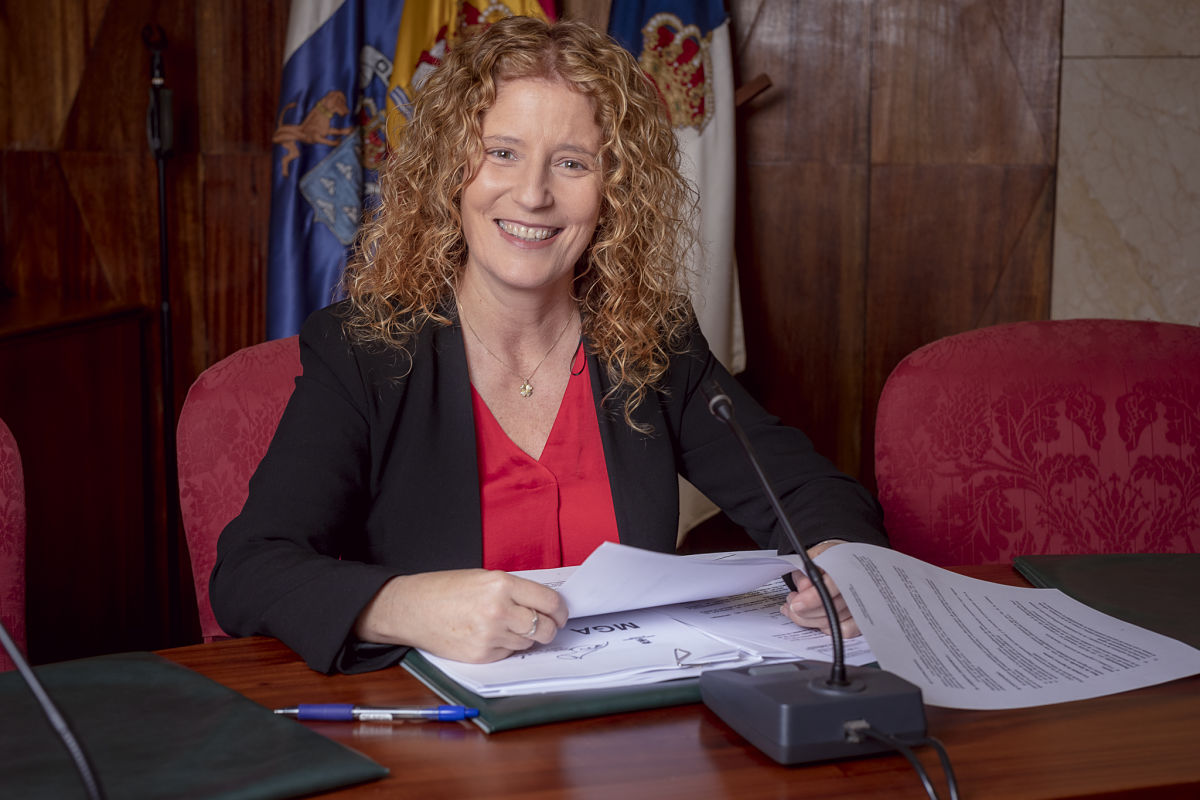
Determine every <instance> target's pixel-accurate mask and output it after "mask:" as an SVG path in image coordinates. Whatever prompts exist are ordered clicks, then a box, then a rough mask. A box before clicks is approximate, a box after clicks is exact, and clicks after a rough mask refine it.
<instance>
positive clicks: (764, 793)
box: [162, 566, 1200, 800]
mask: <svg viewBox="0 0 1200 800" xmlns="http://www.w3.org/2000/svg"><path fill="white" fill-rule="evenodd" d="M957 571H959V572H962V573H964V574H967V575H971V576H973V577H978V578H985V579H987V580H993V581H997V582H1001V583H1009V584H1013V585H1021V584H1022V583H1023V581H1022V579H1021V578H1020V576H1018V575H1017V574H1016V573H1015V572H1013V571H1012V570H1011V569H1010V568H1009V567H1007V566H991V567H969V568H962V569H960V570H957ZM162 655H163V656H165V657H167V658H169V659H171V660H173V661H175V662H177V663H180V664H183V665H185V666H188V667H191V668H192V669H194V670H196V671H198V672H200V673H202V674H204V675H207V676H208V677H210V678H212V679H214V680H216V681H219V682H220V683H222V684H224V685H226V686H229V687H231V688H233V689H236V690H237V691H239V692H242V693H243V694H245V695H246V696H247V697H249V698H250V699H252V700H255V701H257V702H259V703H261V704H263V705H265V706H267V707H271V708H277V707H281V706H289V705H295V704H296V703H297V702H310V703H319V702H343V703H345V702H353V703H358V704H362V705H379V706H382V705H389V704H402V705H403V704H436V703H438V702H439V700H438V698H437V697H436V696H434V695H433V694H432V693H431V692H430V691H429V690H428V689H426V688H425V687H424V686H422V685H421V684H420V683H419V682H417V681H416V680H415V679H414V678H413V677H412V676H410V675H409V674H408V673H407V672H405V671H404V670H403V669H401V668H399V667H397V668H395V669H389V670H383V671H381V672H374V673H368V674H365V675H337V676H332V677H327V676H324V675H320V674H319V673H316V672H313V671H311V670H309V669H308V668H307V667H306V666H305V665H304V663H303V662H302V661H300V659H299V658H297V657H296V656H295V655H294V654H293V653H292V652H291V651H290V650H288V649H287V648H286V647H284V646H283V645H282V644H280V643H279V642H277V641H275V640H273V639H266V638H261V637H256V638H250V639H234V640H229V641H223V642H215V643H212V644H204V645H195V646H192V647H182V648H176V649H173V650H166V651H162ZM927 715H928V725H929V733H930V735H932V736H936V737H937V738H938V739H940V740H941V741H942V743H943V744H944V745H945V746H946V749H947V750H948V752H949V754H950V758H951V759H952V761H953V764H954V769H955V772H956V774H957V776H958V780H959V787H960V790H961V793H962V796H963V798H964V799H966V798H1006V799H1007V798H1013V797H1021V798H1031V799H1032V798H1051V797H1053V798H1061V797H1096V796H1103V797H1106V798H1113V797H1132V796H1147V797H1149V796H1152V797H1155V798H1160V797H1200V757H1198V754H1200V676H1197V677H1193V678H1189V679H1187V680H1182V681H1175V682H1173V683H1170V684H1166V685H1162V686H1152V687H1149V688H1146V689H1140V690H1137V691H1134V692H1126V693H1123V694H1119V695H1112V696H1109V697H1101V698H1096V699H1094V700H1082V701H1078V702H1074V703H1063V704H1058V705H1053V706H1043V707H1040V708H1028V709H1017V710H1011V711H955V710H950V709H942V708H933V707H929V708H927ZM303 724H306V725H309V726H310V727H311V728H312V729H313V730H316V731H319V732H320V733H322V734H324V735H326V736H328V737H329V738H331V739H334V740H336V741H339V742H342V743H343V744H346V745H348V746H350V747H353V748H355V749H356V750H359V751H360V752H362V753H364V754H366V755H367V756H369V757H371V758H373V759H375V760H376V761H377V762H379V763H381V764H383V765H385V766H387V767H389V768H390V769H391V775H390V776H388V777H387V778H386V779H384V780H382V781H377V782H375V783H371V784H366V785H363V786H359V787H355V788H352V789H347V790H344V791H341V792H337V793H334V794H330V795H327V796H328V797H338V798H351V797H353V798H358V797H422V798H441V797H447V798H450V797H454V798H457V797H482V798H533V797H536V798H542V799H544V800H549V799H550V798H565V797H570V798H576V799H577V798H592V797H595V798H605V800H612V799H613V798H617V800H635V798H643V797H646V798H656V800H657V799H659V798H687V800H697V799H698V798H712V797H736V798H739V800H741V799H742V798H782V797H797V798H798V797H839V798H878V797H888V798H889V800H903V798H923V797H925V792H924V790H923V789H922V788H921V784H920V782H919V780H918V779H917V777H916V775H915V773H914V772H913V771H912V769H911V768H910V767H909V765H908V763H907V762H906V761H905V760H904V759H903V758H901V757H900V756H898V755H884V756H876V757H872V758H866V759H859V760H854V761H843V762H832V763H826V764H817V765H808V766H799V767H784V766H780V765H778V764H776V763H775V762H773V761H771V760H770V759H769V758H767V757H766V756H764V755H762V754H761V753H759V752H758V751H757V750H756V749H754V748H753V747H752V746H751V745H749V744H747V743H746V742H745V741H744V740H743V739H741V737H739V736H738V735H737V734H736V733H734V732H733V731H732V730H730V729H729V727H728V726H726V725H725V724H724V723H723V722H722V721H721V720H720V719H718V718H717V717H716V716H715V715H714V714H713V713H712V712H710V711H709V710H708V709H707V708H706V707H705V706H704V705H703V704H694V705H687V706H678V707H674V708H663V709H654V710H650V711H638V712H633V713H628V714H615V715H612V716H606V717H599V718H594V719H584V720H577V721H572V722H564V723H556V724H552V725H542V726H537V727H533V728H525V729H521V730H514V731H506V732H503V733H497V734H493V735H490V736H489V735H487V734H484V733H482V732H481V731H480V730H479V729H477V728H476V727H475V726H473V725H471V724H470V723H466V722H462V723H442V722H410V723H303ZM918 754H919V755H920V757H921V760H922V761H923V762H924V763H925V764H926V767H927V768H928V769H929V771H930V773H931V775H933V776H934V780H935V785H936V786H937V787H938V791H939V793H940V794H941V795H942V796H943V797H945V796H947V792H946V790H945V783H944V780H943V779H942V775H941V769H940V766H938V764H937V758H936V755H935V754H934V753H933V752H932V751H930V750H929V749H928V748H924V749H922V750H919V751H918Z"/></svg>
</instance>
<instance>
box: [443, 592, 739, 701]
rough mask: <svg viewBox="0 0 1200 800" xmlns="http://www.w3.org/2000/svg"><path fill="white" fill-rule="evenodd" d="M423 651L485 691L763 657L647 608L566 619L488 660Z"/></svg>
mask: <svg viewBox="0 0 1200 800" xmlns="http://www.w3.org/2000/svg"><path fill="white" fill-rule="evenodd" d="M423 655H424V656H425V657H426V658H427V659H429V661H430V662H431V663H433V665H434V666H436V667H438V668H439V669H441V670H442V671H443V672H445V673H446V674H448V675H450V676H451V677H452V678H454V679H455V680H456V681H458V682H459V683H461V684H462V685H464V686H466V687H467V688H468V689H470V690H471V691H473V692H475V693H476V694H478V695H482V696H484V697H496V696H500V695H513V694H528V693H532V692H545V691H563V690H565V689H583V688H594V687H597V686H612V685H630V684H635V683H645V682H650V681H663V680H671V679H674V678H682V677H689V676H694V675H699V674H700V668H701V667H704V666H708V665H713V664H722V663H723V664H726V665H728V666H737V665H741V664H754V663H758V662H760V661H761V660H762V659H760V658H757V657H755V656H753V655H752V654H749V653H746V652H744V651H743V650H742V649H741V648H739V647H738V646H737V645H734V644H730V643H728V642H724V641H722V640H720V639H716V638H713V637H711V636H708V635H706V634H705V633H704V632H703V631H700V630H698V629H696V628H694V627H692V626H690V625H686V624H684V623H682V622H679V621H677V620H675V619H672V618H671V617H670V616H668V615H667V614H664V613H661V612H660V611H650V610H640V611H632V612H622V613H617V614H603V615H599V616H593V617H581V618H572V619H571V621H569V622H568V623H567V626H566V627H565V628H563V629H562V630H560V631H559V632H558V636H556V637H555V638H554V641H553V642H551V643H549V644H538V645H534V646H533V647H531V648H530V649H528V650H523V651H521V652H518V653H514V654H512V655H511V656H509V657H508V658H505V659H502V660H500V661H496V662H492V663H489V664H463V663H460V662H457V661H450V660H448V659H444V658H439V657H437V656H434V655H431V654H429V653H423Z"/></svg>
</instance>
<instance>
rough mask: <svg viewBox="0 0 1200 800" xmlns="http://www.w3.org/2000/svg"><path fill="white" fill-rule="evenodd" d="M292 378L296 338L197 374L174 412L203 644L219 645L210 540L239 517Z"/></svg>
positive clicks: (297, 367) (221, 634) (257, 347)
mask: <svg viewBox="0 0 1200 800" xmlns="http://www.w3.org/2000/svg"><path fill="white" fill-rule="evenodd" d="M299 374H300V346H299V340H298V337H296V336H291V337H288V338H286V339H276V340H274V341H270V342H265V343H263V344H257V345H253V346H251V347H246V348H243V349H241V350H239V351H237V352H236V353H233V354H232V355H230V356H228V357H227V358H225V359H222V360H221V361H219V362H217V363H216V364H213V365H212V366H211V367H209V368H208V369H206V370H205V371H204V372H202V373H200V376H199V377H198V378H196V382H195V383H193V384H192V387H191V388H190V389H189V390H188V395H187V399H186V400H185V401H184V403H183V409H182V410H181V411H180V414H179V426H178V436H177V441H178V459H179V506H180V517H181V520H182V522H183V529H184V535H185V536H186V538H187V544H188V555H189V556H190V558H191V562H192V578H193V580H194V581H195V587H196V606H197V608H198V609H199V612H200V633H201V635H202V636H203V637H204V640H205V641H211V640H212V639H214V638H224V637H225V632H224V631H222V630H221V627H220V626H219V625H218V624H217V620H216V617H214V616H213V612H212V606H211V605H210V604H209V600H208V578H209V575H210V574H211V573H212V568H213V564H214V563H215V562H216V554H217V538H218V537H219V536H220V534H221V531H222V530H223V529H224V528H225V526H226V525H227V524H229V521H230V520H232V519H233V518H234V517H235V516H237V514H238V512H240V511H241V510H242V506H243V505H244V504H245V502H246V495H247V494H248V493H249V482H250V476H251V475H253V474H254V470H255V469H256V468H257V467H258V462H259V461H261V460H262V457H263V455H264V454H265V453H266V452H267V445H268V444H269V443H270V441H271V437H272V436H274V434H275V428H276V427H277V426H278V425H279V418H280V417H281V416H283V409H284V406H286V405H287V401H288V398H290V397H291V396H292V390H293V389H294V388H295V385H296V376H297V375H299Z"/></svg>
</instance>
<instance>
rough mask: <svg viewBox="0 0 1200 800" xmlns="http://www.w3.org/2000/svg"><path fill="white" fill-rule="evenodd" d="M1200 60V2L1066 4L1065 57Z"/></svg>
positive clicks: (1069, 0) (1076, 0) (1083, 0)
mask: <svg viewBox="0 0 1200 800" xmlns="http://www.w3.org/2000/svg"><path fill="white" fill-rule="evenodd" d="M1197 55H1200V3H1197V2H1196V0H1136V2H1130V0H1066V2H1065V5H1064V8H1063V56H1064V57H1066V58H1072V57H1080V56H1083V57H1088V56H1090V57H1097V56H1197Z"/></svg>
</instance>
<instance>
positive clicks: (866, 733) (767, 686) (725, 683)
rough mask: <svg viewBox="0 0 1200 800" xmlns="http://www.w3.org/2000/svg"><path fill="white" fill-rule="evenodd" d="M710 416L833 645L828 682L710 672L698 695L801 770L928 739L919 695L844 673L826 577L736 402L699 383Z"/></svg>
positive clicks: (862, 670) (767, 670) (893, 680)
mask: <svg viewBox="0 0 1200 800" xmlns="http://www.w3.org/2000/svg"><path fill="white" fill-rule="evenodd" d="M701 390H702V391H703V392H704V395H705V397H707V398H708V410H709V412H710V413H711V414H712V415H713V416H714V417H716V418H717V419H718V420H720V421H721V422H723V423H725V425H727V426H728V427H729V429H730V430H731V431H732V432H733V435H734V436H735V437H736V438H737V441H738V443H739V444H740V445H741V448H742V450H743V451H744V453H745V455H746V459H747V460H748V461H749V462H750V465H751V466H752V467H753V469H754V472H755V474H756V475H757V476H758V480H759V482H760V483H761V484H762V490H763V492H764V494H766V496H767V497H768V498H769V500H770V502H771V507H772V509H774V512H775V515H776V516H777V517H778V519H779V524H780V527H782V528H783V531H784V533H785V534H786V535H787V538H788V541H789V543H790V544H791V545H792V547H793V548H795V550H796V554H797V555H798V556H799V557H800V560H801V562H802V563H803V564H804V570H805V572H806V573H807V574H808V576H809V577H810V578H811V579H812V582H813V585H814V586H815V587H816V589H817V593H818V594H819V595H820V597H821V604H822V605H823V606H824V608H825V615H826V617H827V618H828V620H829V632H830V637H831V639H832V646H833V653H832V658H833V665H832V668H831V670H830V673H829V675H828V676H825V674H824V673H825V664H824V663H823V662H819V661H794V662H789V663H783V664H766V665H758V666H750V667H737V668H734V669H718V670H707V671H705V672H704V673H703V674H702V675H701V676H700V695H701V698H702V699H703V700H704V703H705V705H707V706H708V707H709V708H710V709H711V710H712V711H713V712H714V713H716V714H717V715H718V716H719V717H721V719H723V720H724V721H725V722H726V723H727V724H728V725H729V726H730V727H731V728H733V729H734V730H735V731H737V732H738V733H740V734H741V735H742V736H744V737H745V738H746V739H747V740H749V741H750V743H751V744H753V745H754V746H755V747H757V748H758V749H759V750H762V751H763V752H764V753H766V754H767V755H768V756H770V757H771V758H773V759H775V760H776V761H778V762H779V763H781V764H800V763H805V762H810V761H825V760H830V759H836V758H848V757H853V756H862V755H870V754H873V753H880V752H884V751H887V750H892V749H895V744H894V742H896V741H897V740H907V741H908V742H909V743H913V742H914V741H919V742H921V743H924V742H925V741H927V740H926V739H925V706H924V704H923V702H922V699H921V690H920V689H919V688H918V687H916V686H914V685H913V684H911V683H909V682H908V681H906V680H904V679H903V678H901V677H899V676H898V675H893V674H892V673H890V672H884V671H883V670H879V669H874V668H869V667H850V668H847V667H846V654H845V645H844V642H843V640H842V632H841V627H840V626H839V624H838V619H837V613H836V611H835V610H834V606H833V600H832V598H831V597H830V595H829V589H828V588H827V587H826V586H825V580H824V574H823V572H822V571H821V570H820V568H819V567H817V566H816V565H815V564H814V563H813V561H812V559H811V558H809V556H808V553H807V552H806V551H805V549H804V546H803V545H802V544H801V542H800V540H799V537H797V536H796V532H795V531H794V530H793V529H792V525H791V522H790V521H789V519H788V515H787V513H786V512H785V511H784V509H783V506H782V504H781V503H780V501H779V498H778V496H777V495H776V494H775V490H774V489H772V487H771V482H770V481H769V480H768V479H767V475H766V473H765V472H764V471H763V467H762V463H761V462H760V461H759V460H758V457H757V456H756V455H755V453H754V448H753V447H752V446H751V444H750V440H749V438H748V437H747V436H746V432H745V431H744V430H742V427H741V425H739V424H738V421H737V419H736V417H735V416H734V412H733V401H732V400H730V399H729V396H728V395H727V394H725V392H724V391H723V390H722V389H721V387H720V385H719V384H718V383H717V382H716V381H715V380H712V381H709V382H706V383H705V384H703V385H702V387H701Z"/></svg>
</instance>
